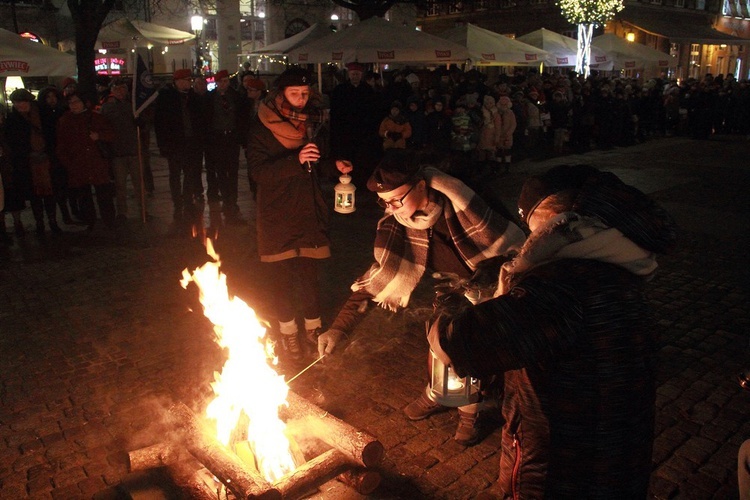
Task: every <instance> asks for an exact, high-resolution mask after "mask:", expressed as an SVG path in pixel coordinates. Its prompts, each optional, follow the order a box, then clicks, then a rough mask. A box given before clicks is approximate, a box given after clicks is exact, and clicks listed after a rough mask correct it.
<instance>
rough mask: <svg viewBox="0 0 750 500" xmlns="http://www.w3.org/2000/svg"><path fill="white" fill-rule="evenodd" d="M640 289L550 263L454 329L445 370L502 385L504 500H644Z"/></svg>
mask: <svg viewBox="0 0 750 500" xmlns="http://www.w3.org/2000/svg"><path fill="white" fill-rule="evenodd" d="M642 281H643V280H642V278H640V277H637V276H635V275H633V274H631V273H630V272H629V271H626V270H624V269H622V268H619V267H618V266H615V265H613V264H607V263H602V262H597V261H593V260H581V259H567V260H559V261H556V262H553V263H550V264H547V265H543V266H540V267H538V268H536V269H534V270H532V271H531V272H529V273H527V274H526V275H524V276H522V277H517V279H516V281H515V282H514V283H513V286H512V288H511V290H510V292H509V293H508V294H506V295H503V296H500V297H498V298H496V299H493V300H491V301H489V302H485V303H483V304H480V305H478V306H476V307H475V308H474V310H473V311H471V312H468V313H466V314H464V315H463V316H461V317H460V318H458V319H456V320H455V321H454V331H460V332H462V333H463V334H464V336H463V337H462V338H463V342H460V343H458V342H457V343H453V342H452V341H447V342H444V343H443V347H444V348H445V350H446V352H447V353H448V355H449V356H450V357H451V360H452V362H453V364H454V366H455V367H456V368H457V369H458V370H460V371H464V372H468V373H470V374H471V375H472V376H476V377H479V378H485V379H488V378H489V377H490V376H491V375H496V374H500V373H504V374H505V375H504V376H505V396H504V400H503V417H504V418H505V420H506V422H507V423H506V424H505V426H504V427H503V432H502V454H501V458H500V477H499V480H498V481H499V484H500V486H501V487H502V488H503V491H504V492H505V493H506V494H508V495H510V494H512V493H515V494H517V495H519V496H517V497H516V496H514V498H587V499H611V498H628V499H636V498H646V494H647V491H648V483H649V474H650V470H651V451H652V442H653V441H652V439H653V426H654V414H655V403H654V401H655V382H654V381H655V369H656V366H655V359H654V356H655V348H656V339H655V333H654V325H653V323H652V322H651V321H650V315H649V313H648V307H647V303H646V300H645V299H644V297H643V295H642V292H641V287H642ZM603 284H607V286H604V285H603ZM466 332H476V334H475V335H470V336H467V335H465V334H466Z"/></svg>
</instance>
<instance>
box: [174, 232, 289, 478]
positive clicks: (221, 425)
mask: <svg viewBox="0 0 750 500" xmlns="http://www.w3.org/2000/svg"><path fill="white" fill-rule="evenodd" d="M206 250H207V252H208V254H209V255H210V256H211V257H213V258H214V260H215V261H216V262H206V263H205V264H204V265H203V266H201V267H199V268H197V269H195V271H193V273H192V274H191V273H189V272H188V270H187V269H185V270H183V271H182V280H181V281H180V283H181V284H182V286H183V288H187V285H188V284H189V283H190V282H191V281H192V282H194V283H195V284H196V285H197V286H198V289H199V290H200V301H201V304H203V310H204V314H205V315H206V317H207V318H208V319H209V320H211V322H212V323H213V324H214V332H215V334H216V338H215V341H216V343H217V344H219V345H220V346H221V347H222V348H225V349H226V350H227V352H228V358H227V360H226V362H225V363H224V367H223V368H222V371H221V373H216V372H215V373H214V379H215V381H214V382H213V383H212V384H211V387H212V388H213V390H214V394H215V398H214V399H213V401H211V403H210V404H209V405H208V407H207V408H206V415H207V417H208V418H210V419H213V420H215V421H216V432H217V436H216V437H217V439H218V440H219V441H220V442H222V443H224V444H225V445H227V446H228V445H230V440H231V435H232V432H233V431H234V430H235V428H236V427H237V425H238V423H239V422H240V421H241V416H242V414H243V413H244V414H245V415H246V416H247V417H248V419H249V423H248V424H247V429H246V430H247V440H248V442H249V444H250V448H251V449H252V451H253V453H254V455H255V458H256V461H257V467H258V470H259V471H260V473H261V474H263V476H264V477H265V478H266V479H267V480H269V481H271V482H274V481H276V480H277V479H278V478H280V477H281V476H283V475H284V474H286V473H288V472H290V471H292V470H294V469H295V468H296V466H295V463H294V459H293V457H292V453H291V451H290V443H289V439H288V438H287V436H286V435H285V434H284V429H285V428H286V424H284V422H283V421H282V420H281V419H280V418H279V416H278V412H279V407H281V406H282V405H286V404H287V402H286V395H287V392H288V389H289V388H288V387H287V385H286V383H285V382H284V377H283V376H281V375H279V374H278V373H276V372H275V371H274V370H273V368H272V367H271V366H270V365H269V363H268V360H272V361H273V362H274V363H275V362H276V359H275V358H274V357H273V348H272V347H268V348H267V346H266V342H265V341H264V340H265V335H266V329H265V328H264V327H263V326H262V325H261V323H260V322H259V321H258V318H257V316H256V315H255V311H253V310H252V309H251V308H250V307H249V306H248V305H247V304H246V303H245V302H243V301H242V300H241V299H239V298H237V297H230V296H229V292H228V290H227V279H226V275H225V274H223V273H222V272H221V271H220V270H219V268H220V265H221V263H220V261H219V256H218V255H217V254H216V253H215V252H214V249H213V245H212V244H211V240H210V239H209V240H207V244H206ZM242 421H245V420H244V419H243V420H242Z"/></svg>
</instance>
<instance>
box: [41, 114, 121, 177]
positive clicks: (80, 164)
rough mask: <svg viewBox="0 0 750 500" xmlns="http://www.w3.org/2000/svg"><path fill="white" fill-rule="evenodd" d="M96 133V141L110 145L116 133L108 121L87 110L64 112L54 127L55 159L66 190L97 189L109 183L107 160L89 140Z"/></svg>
mask: <svg viewBox="0 0 750 500" xmlns="http://www.w3.org/2000/svg"><path fill="white" fill-rule="evenodd" d="M92 131H94V132H98V133H99V140H101V141H105V142H112V141H113V140H114V138H115V132H114V130H113V129H112V126H111V125H110V123H109V121H107V119H106V118H105V117H103V116H102V115H100V114H99V113H96V112H94V111H91V110H88V109H87V110H86V111H84V112H82V113H78V114H75V113H73V112H72V111H68V112H66V113H65V114H64V115H63V116H62V117H60V121H59V122H58V124H57V147H56V152H57V158H58V159H59V160H60V163H61V164H62V165H63V167H65V170H66V172H67V173H68V186H69V187H72V188H76V187H82V186H86V185H93V186H99V185H103V184H107V183H109V182H111V181H112V177H111V175H110V166H109V160H108V159H105V158H103V157H102V155H101V154H100V153H99V149H98V147H97V146H96V144H95V143H94V141H92V140H91V138H90V137H89V133H90V132H92Z"/></svg>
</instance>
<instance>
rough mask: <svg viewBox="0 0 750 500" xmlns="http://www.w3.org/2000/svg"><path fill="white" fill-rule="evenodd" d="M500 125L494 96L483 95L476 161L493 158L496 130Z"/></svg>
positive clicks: (495, 146) (492, 159) (491, 159)
mask: <svg viewBox="0 0 750 500" xmlns="http://www.w3.org/2000/svg"><path fill="white" fill-rule="evenodd" d="M501 126H502V123H501V121H500V114H499V113H498V110H497V106H496V104H495V98H494V97H492V96H491V95H486V96H484V99H483V101H482V126H481V128H480V129H479V144H477V160H478V161H480V162H483V161H494V160H495V149H496V148H497V136H498V130H499V129H500V127H501Z"/></svg>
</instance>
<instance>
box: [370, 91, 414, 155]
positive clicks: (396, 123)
mask: <svg viewBox="0 0 750 500" xmlns="http://www.w3.org/2000/svg"><path fill="white" fill-rule="evenodd" d="M378 133H379V135H380V137H382V138H383V149H384V150H385V149H393V148H398V149H406V140H407V139H408V138H410V137H411V125H410V124H409V121H408V120H407V119H406V116H404V114H403V113H401V103H400V102H399V101H393V104H391V112H390V114H389V115H388V116H386V117H385V118H383V121H382V122H380V130H379V132H378Z"/></svg>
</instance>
